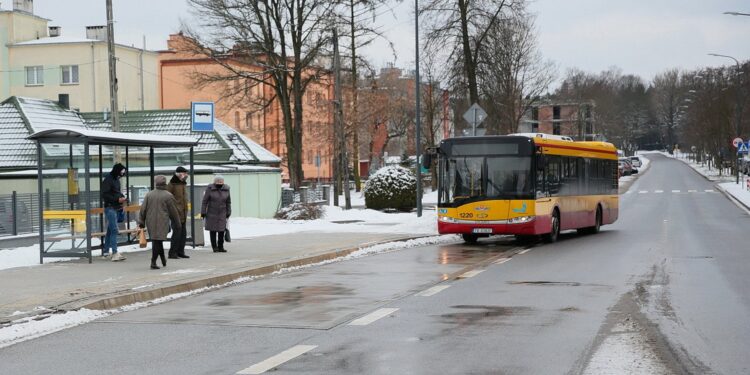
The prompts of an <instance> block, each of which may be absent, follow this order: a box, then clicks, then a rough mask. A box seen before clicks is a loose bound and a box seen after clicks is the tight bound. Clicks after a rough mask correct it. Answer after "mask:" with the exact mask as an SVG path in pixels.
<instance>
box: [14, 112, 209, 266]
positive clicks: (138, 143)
mask: <svg viewBox="0 0 750 375" xmlns="http://www.w3.org/2000/svg"><path fill="white" fill-rule="evenodd" d="M28 139H30V140H33V141H35V142H36V145H37V161H38V170H37V179H38V192H39V262H40V263H44V258H88V260H89V263H91V261H92V250H94V249H97V248H101V247H102V245H103V237H104V234H105V232H106V226H105V223H104V207H103V204H102V201H101V190H99V194H93V192H92V178H96V180H98V181H99V182H98V183H99V186H101V181H102V179H103V178H104V176H105V175H106V174H107V173H109V171H110V168H111V165H109V166H107V168H106V170H105V169H104V161H105V158H107V159H108V161H111V162H112V163H114V162H120V163H122V164H124V165H125V167H126V168H128V169H129V164H130V162H131V160H132V159H133V158H134V157H135V159H137V160H139V161H141V162H145V161H146V160H147V161H148V172H149V173H148V176H149V177H148V181H149V183H150V184H149V185H150V189H151V190H153V189H154V175H155V173H154V170H155V161H156V158H155V150H165V149H171V150H172V151H173V153H176V154H180V153H181V152H180V151H177V152H174V150H176V149H177V150H179V149H184V152H182V154H183V155H184V153H185V152H187V151H188V149H189V155H190V159H189V173H190V196H191V197H194V196H195V194H194V192H195V186H194V182H193V181H194V178H193V177H194V172H195V170H194V164H193V161H194V153H193V152H194V147H195V146H196V145H197V144H198V140H196V139H194V138H191V137H184V136H165V135H152V134H138V133H119V132H109V131H96V130H89V129H85V128H77V127H59V128H49V129H45V130H41V131H38V132H36V133H34V134H32V135H30V136H29V137H28ZM92 150H93V151H94V152H92ZM167 151H169V150H167ZM97 156H98V158H96V159H93V158H92V157H97ZM45 159H46V160H45ZM97 160H98V163H97V164H98V171H94V173H92V170H91V166H92V162H94V163H96V161H97ZM174 160H175V162H178V159H177V158H175V159H174ZM179 164H181V163H179ZM63 166H67V173H66V174H65V175H66V176H67V177H66V178H65V179H64V180H65V181H61V180H62V179H61V178H59V177H58V178H57V180H52V179H51V178H50V177H47V176H50V175H57V176H59V175H60V174H61V173H64V172H65V171H63V170H62V169H63V168H62V167H63ZM50 168H51V169H54V170H55V171H54V172H56V173H55V174H50V173H46V172H49V169H50ZM96 172H98V173H96ZM124 178H125V187H126V189H127V190H128V191H127V194H125V195H126V196H128V198H129V203H128V204H127V205H126V206H125V207H124V208H123V211H124V215H125V217H126V219H125V220H124V223H123V224H121V225H120V231H119V233H120V236H119V237H118V242H122V241H120V239H119V238H120V237H123V236H124V237H126V241H125V242H126V243H130V242H132V241H133V240H134V239H135V237H136V236H135V232H136V230H137V229H136V226H135V225H133V224H131V216H132V217H133V218H134V217H135V215H137V213H138V211H139V210H140V205H139V202H138V201H137V200H136V201H135V204H133V197H132V194H133V192H132V191H129V190H130V186H131V184H130V178H131V177H130V173H128V174H126V176H125V177H124ZM96 180H95V181H96ZM95 181H94V183H96V182H95ZM81 185H82V186H83V188H82V189H81V187H80V186H81ZM50 188H52V190H54V191H50ZM55 195H57V196H58V197H60V199H63V200H65V204H64V206H65V209H64V210H60V209H54V210H53V209H50V207H51V205H50V201H51V200H52V199H53V197H54V196H55ZM56 208H59V207H56ZM189 209H190V218H191V220H190V235H191V236H190V237H191V240H192V242H193V247H195V233H196V227H195V220H194V218H195V207H194V206H193V205H192V204H190V205H189ZM123 226H124V228H123ZM95 227H96V229H97V230H96V231H95V230H94V228H95ZM92 240H98V241H99V244H93V243H92Z"/></svg>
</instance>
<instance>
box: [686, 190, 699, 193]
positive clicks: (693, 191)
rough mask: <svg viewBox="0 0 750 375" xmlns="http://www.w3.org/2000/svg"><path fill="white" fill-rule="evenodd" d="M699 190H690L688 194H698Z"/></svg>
mask: <svg viewBox="0 0 750 375" xmlns="http://www.w3.org/2000/svg"><path fill="white" fill-rule="evenodd" d="M697 192H698V190H688V193H697Z"/></svg>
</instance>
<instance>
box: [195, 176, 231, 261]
mask: <svg viewBox="0 0 750 375" xmlns="http://www.w3.org/2000/svg"><path fill="white" fill-rule="evenodd" d="M231 215H232V198H231V197H230V196H229V185H227V184H225V183H224V176H222V175H219V174H217V175H216V176H214V183H213V184H210V185H208V186H207V187H206V192H205V193H204V194H203V204H202V205H201V217H202V218H203V219H205V222H204V226H205V227H206V230H208V231H209V234H210V237H211V248H212V249H213V250H214V252H215V253H226V252H227V250H226V249H225V248H224V231H225V230H226V229H227V220H228V219H229V216H231Z"/></svg>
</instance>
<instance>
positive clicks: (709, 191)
mask: <svg viewBox="0 0 750 375" xmlns="http://www.w3.org/2000/svg"><path fill="white" fill-rule="evenodd" d="M705 192H706V193H715V192H716V191H715V190H714V189H706V190H705Z"/></svg>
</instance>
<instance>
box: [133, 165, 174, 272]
mask: <svg viewBox="0 0 750 375" xmlns="http://www.w3.org/2000/svg"><path fill="white" fill-rule="evenodd" d="M154 186H155V189H154V190H151V191H149V192H148V193H147V194H146V196H145V197H144V198H143V204H141V211H140V213H139V214H138V218H137V222H138V226H139V227H140V228H146V229H147V233H148V237H149V239H150V240H151V269H152V270H158V269H159V268H160V267H159V266H157V265H156V259H157V258H159V257H160V258H161V265H162V266H166V265H167V259H166V258H164V241H165V240H166V239H167V235H168V234H169V228H170V225H171V227H172V228H177V227H178V226H179V221H180V214H179V210H178V209H177V203H176V202H175V200H174V197H173V196H172V194H170V193H169V192H168V191H167V176H162V175H159V176H156V177H154ZM175 234H176V233H172V235H173V236H174V235H175Z"/></svg>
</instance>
